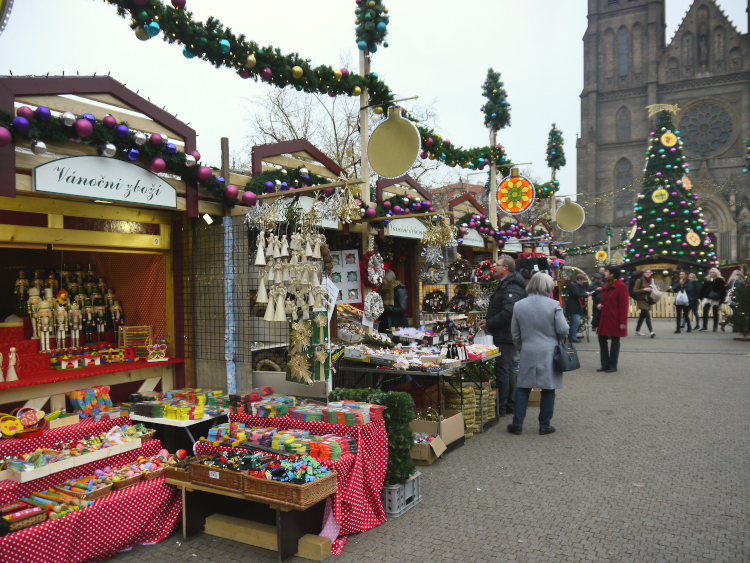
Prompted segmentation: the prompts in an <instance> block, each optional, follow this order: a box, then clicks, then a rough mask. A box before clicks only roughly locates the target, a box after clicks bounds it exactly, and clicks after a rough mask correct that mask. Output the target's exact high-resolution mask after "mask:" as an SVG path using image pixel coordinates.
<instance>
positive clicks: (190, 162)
mask: <svg viewBox="0 0 750 563" xmlns="http://www.w3.org/2000/svg"><path fill="white" fill-rule="evenodd" d="M185 166H187V167H188V168H192V167H193V166H195V157H194V156H193V155H192V154H186V155H185Z"/></svg>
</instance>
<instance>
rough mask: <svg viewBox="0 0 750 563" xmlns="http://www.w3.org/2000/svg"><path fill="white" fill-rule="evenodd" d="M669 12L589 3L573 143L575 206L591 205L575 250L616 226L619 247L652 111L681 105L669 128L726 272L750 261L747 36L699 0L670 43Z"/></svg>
mask: <svg viewBox="0 0 750 563" xmlns="http://www.w3.org/2000/svg"><path fill="white" fill-rule="evenodd" d="M665 3H666V0H588V13H589V15H588V21H589V24H588V28H587V30H586V34H585V36H584V38H583V44H584V46H583V51H584V86H583V91H582V92H581V134H580V137H579V138H578V139H577V142H576V151H577V175H578V177H577V192H578V200H579V201H580V202H588V204H587V205H586V206H585V207H586V222H585V223H584V226H583V227H582V228H581V229H580V230H579V231H578V232H576V233H575V237H574V241H575V243H587V242H591V241H595V240H602V239H604V238H606V235H605V226H606V225H607V224H608V223H609V224H611V225H612V226H613V227H614V228H613V231H614V232H615V237H614V239H613V243H615V242H617V243H619V242H620V237H619V233H620V231H621V227H622V226H624V225H627V224H628V223H629V222H630V220H631V219H632V217H633V203H634V201H635V196H636V194H637V193H638V192H639V191H640V188H639V187H640V180H642V178H643V168H644V163H645V151H646V148H647V139H648V137H649V133H650V132H651V131H653V128H652V127H653V125H654V123H655V121H656V119H657V116H653V117H651V118H649V117H648V111H647V110H646V106H649V105H652V104H671V105H675V104H676V105H677V106H678V107H679V112H678V113H677V114H676V115H673V117H672V119H673V122H674V124H675V127H676V129H678V130H679V131H680V136H681V137H682V140H683V142H684V145H683V151H684V153H685V155H686V157H687V162H688V163H689V164H690V179H691V181H692V182H693V186H694V189H696V190H697V193H698V194H699V195H700V196H701V198H702V208H703V213H704V218H705V219H706V222H707V223H708V231H709V233H710V236H711V238H712V239H713V240H714V242H715V244H716V247H717V248H716V253H717V256H718V257H719V260H720V262H721V263H724V262H725V261H728V262H729V263H735V262H737V261H738V260H739V261H744V259H745V258H746V257H748V256H750V247H749V244H748V243H749V240H750V239H749V237H748V230H747V224H748V221H750V198H749V197H748V193H749V192H750V174H743V172H742V170H743V167H744V165H745V162H746V157H745V146H744V141H745V139H746V138H747V137H748V136H750V34H741V33H740V32H739V31H738V30H737V28H736V27H735V25H734V24H733V23H732V22H731V21H730V20H729V19H728V18H727V17H726V16H725V14H724V13H723V11H722V10H721V8H720V7H719V5H718V4H717V3H716V2H714V1H713V0H696V1H695V2H694V3H693V4H692V5H691V6H690V9H689V10H688V12H687V13H686V15H685V17H684V19H683V21H682V23H681V24H680V26H679V28H678V29H677V31H676V32H675V35H674V37H673V38H672V39H671V40H670V41H669V43H667V41H666V37H665ZM748 10H750V0H748ZM748 18H749V19H750V11H749V12H748ZM615 239H616V240H615ZM592 260H593V259H592Z"/></svg>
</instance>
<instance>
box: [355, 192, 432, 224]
mask: <svg viewBox="0 0 750 563" xmlns="http://www.w3.org/2000/svg"><path fill="white" fill-rule="evenodd" d="M360 206H361V207H362V209H364V210H365V211H367V209H368V208H367V206H366V205H365V204H364V203H361V204H360ZM434 211H435V208H434V207H432V202H431V201H430V200H429V199H426V200H423V199H422V198H421V197H420V196H413V195H411V194H405V195H395V196H392V197H389V198H388V199H384V200H383V201H381V202H379V203H378V204H377V206H376V207H375V210H374V212H371V214H372V217H389V218H390V217H394V218H395V216H398V215H409V214H410V213H432V212H434ZM365 216H367V215H365ZM389 222H390V219H386V220H384V221H373V222H371V223H370V226H371V227H372V228H374V229H382V228H384V227H385V226H386V225H387V224H388V223H389Z"/></svg>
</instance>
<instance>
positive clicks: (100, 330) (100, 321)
mask: <svg viewBox="0 0 750 563" xmlns="http://www.w3.org/2000/svg"><path fill="white" fill-rule="evenodd" d="M94 303H97V305H95V306H94V319H95V321H96V339H97V342H104V341H105V336H104V331H105V330H106V329H107V311H106V309H105V308H104V304H103V301H102V300H101V299H100V300H99V301H94Z"/></svg>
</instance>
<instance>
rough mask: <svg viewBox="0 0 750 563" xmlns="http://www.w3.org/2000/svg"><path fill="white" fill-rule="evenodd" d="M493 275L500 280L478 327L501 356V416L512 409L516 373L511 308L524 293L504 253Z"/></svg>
mask: <svg viewBox="0 0 750 563" xmlns="http://www.w3.org/2000/svg"><path fill="white" fill-rule="evenodd" d="M537 275H539V274H537ZM495 277H496V278H497V279H498V280H500V283H498V284H497V287H496V288H495V291H494V293H493V294H492V296H491V297H490V304H489V307H488V308H487V318H486V319H482V320H481V321H479V323H478V326H479V328H480V329H482V330H486V331H487V332H489V333H490V334H491V335H492V340H493V342H494V343H495V346H497V347H498V348H499V349H500V357H499V358H498V359H496V360H495V378H496V379H497V401H498V405H499V413H500V415H504V414H506V413H513V412H515V397H514V395H515V391H516V375H515V373H514V371H513V352H514V347H513V337H512V336H511V333H510V323H511V320H512V319H513V307H514V305H515V304H516V303H517V302H518V301H520V300H521V299H524V298H525V297H526V295H527V294H526V289H525V288H526V280H524V279H523V276H522V275H521V274H519V273H517V272H516V262H515V260H513V258H511V257H510V256H508V255H506V254H503V255H502V256H500V258H498V260H497V264H495ZM547 295H549V293H548V294H547Z"/></svg>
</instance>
